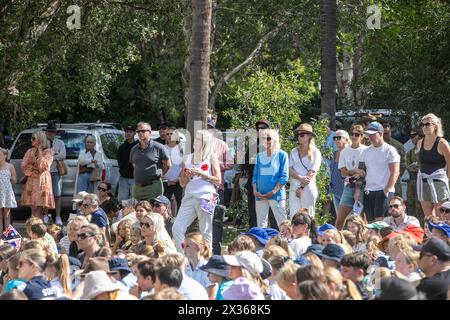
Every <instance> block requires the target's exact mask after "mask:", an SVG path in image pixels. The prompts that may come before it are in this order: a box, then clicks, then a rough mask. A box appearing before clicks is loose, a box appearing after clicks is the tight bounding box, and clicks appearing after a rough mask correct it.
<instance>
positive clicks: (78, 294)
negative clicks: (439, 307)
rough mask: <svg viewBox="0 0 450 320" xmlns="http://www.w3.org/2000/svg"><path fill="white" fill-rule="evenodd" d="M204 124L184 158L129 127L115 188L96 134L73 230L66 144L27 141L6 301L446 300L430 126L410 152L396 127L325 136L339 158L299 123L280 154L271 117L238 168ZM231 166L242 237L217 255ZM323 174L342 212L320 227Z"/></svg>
mask: <svg viewBox="0 0 450 320" xmlns="http://www.w3.org/2000/svg"><path fill="white" fill-rule="evenodd" d="M207 123H208V129H207V130H199V131H197V132H196V133H195V136H194V143H193V153H190V154H186V152H185V151H186V150H184V146H183V144H182V143H181V141H180V137H179V134H178V130H177V129H176V128H175V127H172V126H171V125H170V124H167V123H163V124H161V125H160V126H159V133H160V137H159V138H158V139H156V140H152V139H151V132H152V131H151V126H150V124H148V123H146V122H139V123H138V124H137V126H136V128H134V127H126V128H125V141H124V142H123V144H122V145H121V146H120V148H119V149H118V154H117V159H118V163H119V172H120V180H119V183H118V191H117V193H114V192H113V191H112V186H111V184H110V183H109V182H108V181H103V180H102V176H101V168H102V165H103V161H104V157H103V153H102V151H101V150H98V148H96V141H95V137H93V136H87V137H86V139H85V150H83V151H82V152H80V155H79V159H78V167H77V182H76V195H75V196H74V199H73V200H72V201H73V203H74V206H75V207H76V210H75V211H76V213H74V214H71V216H70V217H69V220H68V223H67V225H66V226H65V227H64V226H63V221H62V219H61V201H60V200H61V199H60V197H61V179H62V174H63V173H61V171H60V170H61V166H60V163H58V162H61V161H64V158H65V148H64V143H62V141H60V140H58V139H57V138H56V128H54V127H52V126H49V127H47V130H46V131H36V132H35V133H33V135H32V148H30V149H29V150H28V151H27V152H26V154H25V157H24V159H23V162H22V165H21V170H22V172H23V173H24V174H25V176H26V177H27V179H26V181H22V183H23V184H24V185H23V192H22V197H21V204H22V205H23V206H29V207H31V211H32V216H31V217H30V218H29V219H28V220H27V221H26V233H27V235H26V238H27V239H26V240H24V241H23V242H22V244H21V246H20V248H19V249H18V248H15V247H13V246H11V245H10V244H8V243H7V242H3V241H2V242H1V243H0V270H1V277H0V286H1V292H2V294H1V295H0V299H2V300H8V299H71V300H77V299H95V300H138V299H143V300H147V299H152V300H183V299H185V300H371V299H385V300H392V299H405V300H411V299H430V300H444V299H450V288H449V284H450V240H449V237H450V191H449V183H448V179H449V176H450V171H449V170H450V166H449V164H450V147H449V144H448V142H447V141H446V140H445V139H444V138H443V132H442V123H441V120H440V119H439V118H438V117H437V116H435V115H434V114H427V115H425V116H423V117H422V119H421V123H420V128H413V129H412V130H411V143H412V144H413V146H414V147H413V148H412V150H408V152H406V151H405V150H404V148H403V145H402V144H401V143H397V141H396V140H395V139H394V138H392V137H391V128H392V125H393V124H392V123H390V122H389V121H371V122H368V123H364V122H362V123H355V124H353V125H352V126H351V127H350V129H349V131H348V132H347V131H345V130H343V129H339V130H337V131H336V132H331V133H330V137H331V139H332V142H333V144H331V145H332V147H333V148H334V149H333V155H332V157H331V158H330V159H324V158H323V157H322V152H321V146H316V144H315V138H316V133H315V132H314V129H313V127H312V126H311V125H310V124H308V123H302V124H300V125H299V126H297V127H296V128H295V129H294V133H295V135H296V138H297V143H298V146H297V147H295V148H294V149H292V150H291V151H290V153H287V152H286V151H284V150H282V148H281V144H280V136H279V134H278V132H277V131H276V130H274V129H273V128H271V127H270V122H269V121H267V120H264V119H262V120H260V121H258V122H257V123H256V124H255V125H256V130H257V133H258V139H257V141H256V146H255V148H254V150H257V152H256V154H254V155H252V154H251V153H250V151H249V150H252V149H253V148H252V146H250V147H249V148H248V150H247V153H246V157H245V163H244V164H241V165H235V164H234V163H233V159H232V156H231V152H230V149H229V148H228V146H227V145H226V143H224V142H223V141H222V140H221V139H219V138H218V137H216V135H215V133H216V129H215V127H216V123H217V118H216V117H215V115H213V114H210V115H209V117H208V122H207ZM136 134H137V137H138V139H137V140H135V135H136ZM322 150H323V149H322ZM6 158H7V151H6V150H5V149H2V150H0V213H1V218H2V219H1V223H2V226H3V228H4V229H6V228H7V227H8V226H9V224H10V210H11V208H15V207H16V206H17V203H16V199H15V197H14V192H13V190H12V184H13V183H15V182H16V181H15V180H16V172H15V170H14V167H13V166H12V165H10V164H9V163H8V162H7V161H6ZM321 166H324V167H326V168H327V170H324V171H320V168H321ZM231 168H235V169H236V172H237V174H236V176H235V180H241V179H243V178H245V179H246V182H244V184H243V188H245V189H246V193H244V194H243V196H246V197H247V198H248V216H249V228H248V229H247V230H246V232H243V233H241V234H239V235H237V236H236V237H235V238H234V239H233V240H232V241H231V242H230V243H229V244H228V246H223V244H222V232H223V227H224V226H223V222H224V220H225V211H226V208H225V206H224V200H225V199H224V198H225V195H224V172H225V171H226V170H230V169H231ZM405 170H408V173H409V174H410V182H409V183H408V187H411V188H415V189H413V191H411V190H409V189H408V201H407V202H406V201H405V200H404V199H403V198H402V197H401V194H402V193H401V187H400V184H399V176H400V175H402V174H403V172H404V171H405ZM323 172H325V173H323ZM318 174H329V176H330V185H329V193H330V195H331V199H332V200H331V202H330V204H331V206H332V207H330V211H331V212H334V217H333V220H332V221H329V222H328V223H325V224H323V225H317V223H316V220H317V216H318V215H320V214H322V213H321V212H317V210H316V202H317V199H318V196H319V190H318V187H317V184H316V180H317V177H318ZM399 189H400V190H399ZM116 195H117V197H116ZM410 196H411V199H410ZM288 198H289V199H288ZM410 208H413V209H410ZM51 209H55V211H56V219H55V223H54V224H49V221H48V210H51ZM236 222H237V221H236ZM237 223H238V222H237Z"/></svg>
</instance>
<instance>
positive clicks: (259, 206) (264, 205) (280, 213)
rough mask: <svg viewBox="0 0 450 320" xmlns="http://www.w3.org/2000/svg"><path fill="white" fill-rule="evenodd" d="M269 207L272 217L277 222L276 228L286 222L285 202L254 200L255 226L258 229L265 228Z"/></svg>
mask: <svg viewBox="0 0 450 320" xmlns="http://www.w3.org/2000/svg"><path fill="white" fill-rule="evenodd" d="M269 207H270V208H271V209H272V212H273V215H274V216H275V219H276V220H277V224H278V228H279V227H280V224H281V223H282V222H283V221H284V220H286V218H287V217H286V200H281V201H276V200H255V209H256V225H257V226H258V227H259V228H267V220H268V218H269Z"/></svg>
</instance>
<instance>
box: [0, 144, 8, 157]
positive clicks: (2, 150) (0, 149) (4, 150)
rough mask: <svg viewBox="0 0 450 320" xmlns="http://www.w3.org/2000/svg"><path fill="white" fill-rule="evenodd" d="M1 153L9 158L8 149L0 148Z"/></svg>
mask: <svg viewBox="0 0 450 320" xmlns="http://www.w3.org/2000/svg"><path fill="white" fill-rule="evenodd" d="M0 152H1V153H3V154H4V155H5V157H6V158H8V149H5V148H2V147H0Z"/></svg>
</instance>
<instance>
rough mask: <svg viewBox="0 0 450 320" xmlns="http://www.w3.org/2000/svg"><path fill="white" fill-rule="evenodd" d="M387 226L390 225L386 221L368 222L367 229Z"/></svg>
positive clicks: (379, 228)
mask: <svg viewBox="0 0 450 320" xmlns="http://www.w3.org/2000/svg"><path fill="white" fill-rule="evenodd" d="M387 227H389V225H388V224H387V223H386V222H384V221H375V222H372V223H369V224H366V228H367V229H376V230H381V229H383V228H387Z"/></svg>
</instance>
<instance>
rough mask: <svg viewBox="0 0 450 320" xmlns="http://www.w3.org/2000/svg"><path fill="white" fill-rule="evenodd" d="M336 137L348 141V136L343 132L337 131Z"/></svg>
mask: <svg viewBox="0 0 450 320" xmlns="http://www.w3.org/2000/svg"><path fill="white" fill-rule="evenodd" d="M336 137H344V138H346V139H347V140H350V135H349V134H348V132H347V131H345V130H338V131H336Z"/></svg>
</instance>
